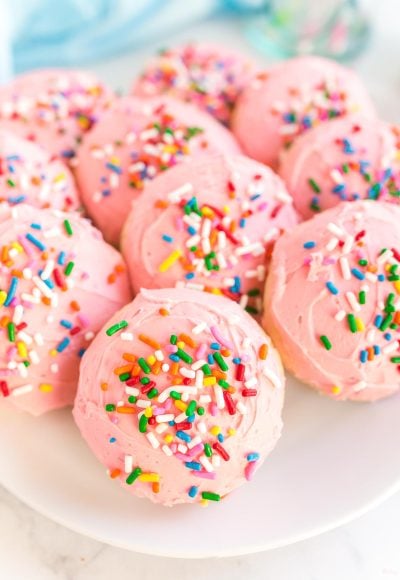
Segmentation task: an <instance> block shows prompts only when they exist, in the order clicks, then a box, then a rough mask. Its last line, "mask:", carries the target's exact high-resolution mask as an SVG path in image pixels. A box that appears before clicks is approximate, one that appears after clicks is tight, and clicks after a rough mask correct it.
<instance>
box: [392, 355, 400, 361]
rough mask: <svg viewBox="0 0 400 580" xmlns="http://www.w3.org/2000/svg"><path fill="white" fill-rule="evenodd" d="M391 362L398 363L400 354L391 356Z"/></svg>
mask: <svg viewBox="0 0 400 580" xmlns="http://www.w3.org/2000/svg"><path fill="white" fill-rule="evenodd" d="M390 361H391V362H392V363H400V356H392V358H391V359H390Z"/></svg>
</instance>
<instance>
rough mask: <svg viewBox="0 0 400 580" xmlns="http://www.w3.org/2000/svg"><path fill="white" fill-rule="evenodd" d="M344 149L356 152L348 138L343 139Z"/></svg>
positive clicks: (346, 151)
mask: <svg viewBox="0 0 400 580" xmlns="http://www.w3.org/2000/svg"><path fill="white" fill-rule="evenodd" d="M343 151H344V152H345V153H355V149H354V148H353V146H352V144H351V143H350V141H349V140H348V139H343Z"/></svg>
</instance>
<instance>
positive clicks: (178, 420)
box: [175, 413, 187, 423]
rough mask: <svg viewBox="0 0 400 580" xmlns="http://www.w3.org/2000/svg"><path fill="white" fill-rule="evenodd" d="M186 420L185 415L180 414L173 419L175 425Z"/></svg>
mask: <svg viewBox="0 0 400 580" xmlns="http://www.w3.org/2000/svg"><path fill="white" fill-rule="evenodd" d="M186 419H187V415H186V413H181V414H180V415H177V416H176V417H175V423H183V421H186Z"/></svg>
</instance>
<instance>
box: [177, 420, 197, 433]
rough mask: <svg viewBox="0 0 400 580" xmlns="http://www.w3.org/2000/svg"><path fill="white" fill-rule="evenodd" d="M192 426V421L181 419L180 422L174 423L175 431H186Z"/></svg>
mask: <svg viewBox="0 0 400 580" xmlns="http://www.w3.org/2000/svg"><path fill="white" fill-rule="evenodd" d="M192 427H193V425H192V423H189V421H183V422H182V423H176V424H175V428H176V430H177V431H188V430H189V429H191V428H192Z"/></svg>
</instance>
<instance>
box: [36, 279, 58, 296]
mask: <svg viewBox="0 0 400 580" xmlns="http://www.w3.org/2000/svg"><path fill="white" fill-rule="evenodd" d="M32 281H33V283H34V284H35V285H36V286H37V287H38V288H39V290H40V291H41V292H42V294H44V296H46V297H47V298H51V297H52V296H53V292H52V291H51V290H50V288H49V287H48V286H47V285H46V284H45V283H44V282H43V280H41V279H40V278H39V276H33V277H32Z"/></svg>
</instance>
